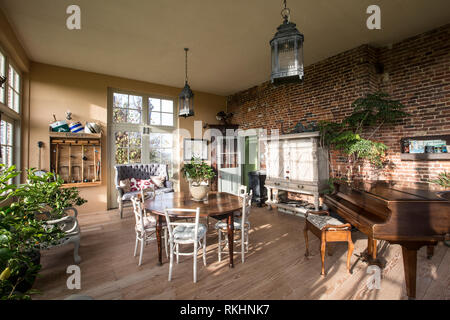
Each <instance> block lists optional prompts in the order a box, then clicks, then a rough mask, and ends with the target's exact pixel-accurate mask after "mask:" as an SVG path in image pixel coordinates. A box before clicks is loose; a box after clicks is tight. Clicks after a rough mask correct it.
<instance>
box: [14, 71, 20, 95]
mask: <svg viewBox="0 0 450 320" xmlns="http://www.w3.org/2000/svg"><path fill="white" fill-rule="evenodd" d="M14 90H16V92H20V79H19V74H18V73H17V72H14Z"/></svg>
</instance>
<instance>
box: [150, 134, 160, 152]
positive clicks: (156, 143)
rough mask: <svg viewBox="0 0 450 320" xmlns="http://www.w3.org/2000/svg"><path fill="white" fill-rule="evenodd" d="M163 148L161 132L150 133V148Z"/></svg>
mask: <svg viewBox="0 0 450 320" xmlns="http://www.w3.org/2000/svg"><path fill="white" fill-rule="evenodd" d="M157 148H161V133H150V149H157Z"/></svg>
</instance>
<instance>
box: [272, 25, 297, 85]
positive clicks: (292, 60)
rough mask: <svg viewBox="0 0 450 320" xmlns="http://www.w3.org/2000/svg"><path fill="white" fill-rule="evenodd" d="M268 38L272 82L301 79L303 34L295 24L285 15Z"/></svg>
mask: <svg viewBox="0 0 450 320" xmlns="http://www.w3.org/2000/svg"><path fill="white" fill-rule="evenodd" d="M277 30H278V31H277V33H276V34H275V36H274V37H273V39H272V40H270V47H271V50H272V74H271V76H270V81H271V82H272V83H279V82H290V81H301V80H303V41H304V36H303V34H301V33H300V32H299V31H298V30H297V28H296V24H295V23H292V22H289V20H288V19H287V18H286V17H285V19H284V22H283V24H281V25H280V26H279V27H278V28H277Z"/></svg>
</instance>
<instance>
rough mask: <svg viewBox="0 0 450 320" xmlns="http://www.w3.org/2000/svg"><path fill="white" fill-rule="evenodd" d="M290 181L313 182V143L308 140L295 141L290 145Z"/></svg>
mask: <svg viewBox="0 0 450 320" xmlns="http://www.w3.org/2000/svg"><path fill="white" fill-rule="evenodd" d="M288 148H289V153H288V156H289V159H288V160H287V162H288V164H289V179H290V180H297V181H312V180H313V157H312V143H311V141H310V140H306V139H295V140H291V141H290V143H289V147H288Z"/></svg>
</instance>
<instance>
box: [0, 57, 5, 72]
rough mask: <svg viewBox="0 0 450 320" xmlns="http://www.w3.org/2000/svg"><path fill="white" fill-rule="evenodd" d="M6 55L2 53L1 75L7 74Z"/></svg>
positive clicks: (0, 59)
mask: <svg viewBox="0 0 450 320" xmlns="http://www.w3.org/2000/svg"><path fill="white" fill-rule="evenodd" d="M5 62H6V60H5V56H4V55H3V54H1V53H0V75H1V76H5Z"/></svg>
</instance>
